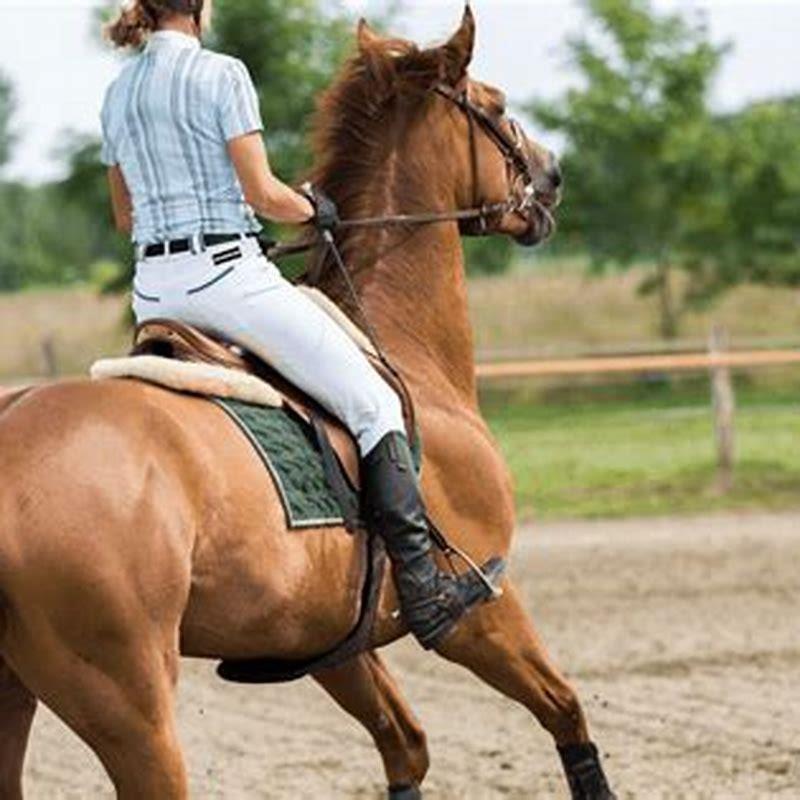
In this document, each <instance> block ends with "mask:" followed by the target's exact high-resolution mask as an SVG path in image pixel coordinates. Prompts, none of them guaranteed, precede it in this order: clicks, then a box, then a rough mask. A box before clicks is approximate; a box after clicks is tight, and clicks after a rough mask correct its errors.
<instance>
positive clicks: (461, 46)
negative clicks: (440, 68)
mask: <svg viewBox="0 0 800 800" xmlns="http://www.w3.org/2000/svg"><path fill="white" fill-rule="evenodd" d="M475 34H476V24H475V15H474V14H473V13H472V7H471V6H470V5H469V3H467V7H466V8H465V9H464V18H463V19H462V20H461V27H460V28H459V29H458V31H456V33H455V35H454V36H453V38H452V39H450V41H449V42H448V43H447V44H446V45H444V47H443V48H442V49H443V51H444V56H445V70H446V73H447V75H446V77H447V80H448V81H449V82H450V83H451V84H452V85H453V86H455V85H456V84H458V83H459V82H460V81H462V80H463V79H464V77H465V76H466V74H467V71H468V70H469V65H470V64H471V63H472V55H473V53H474V52H475Z"/></svg>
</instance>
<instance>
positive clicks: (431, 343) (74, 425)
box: [0, 13, 611, 800]
mask: <svg viewBox="0 0 800 800" xmlns="http://www.w3.org/2000/svg"><path fill="white" fill-rule="evenodd" d="M474 36H475V26H474V20H473V18H472V16H471V14H469V13H468V14H467V15H466V16H465V18H464V21H463V24H462V26H461V28H460V30H459V31H458V32H457V34H456V35H455V36H454V37H453V38H452V39H451V40H450V41H449V42H448V43H447V44H446V45H444V46H443V47H440V48H432V49H427V50H421V49H418V48H416V47H414V46H413V45H411V44H410V43H408V42H404V41H400V40H383V39H381V38H380V37H379V36H378V35H377V34H375V33H373V32H371V31H370V29H369V28H368V27H366V25H364V24H362V26H361V27H360V30H359V48H358V52H357V53H356V54H355V55H354V56H353V58H352V60H351V61H350V62H349V64H348V65H347V66H346V67H345V70H344V73H343V75H342V76H340V78H339V80H338V81H337V82H336V83H335V85H334V86H333V88H332V89H331V90H330V91H329V92H328V93H327V94H326V95H325V97H324V99H323V100H322V103H321V106H320V109H319V112H318V117H317V138H316V148H317V158H318V162H317V163H318V171H317V178H318V180H319V182H320V185H321V186H322V187H323V188H324V189H326V190H327V191H329V192H330V193H331V194H332V195H333V196H334V197H335V198H336V199H337V200H338V202H339V203H340V205H341V209H342V213H343V216H344V217H345V218H347V217H351V218H352V217H359V216H369V215H382V214H391V213H398V212H419V211H430V210H442V209H453V208H468V207H471V206H473V205H474V200H475V198H479V200H480V201H481V203H495V202H499V201H503V200H505V199H506V198H507V197H508V196H509V194H510V193H511V191H512V187H511V186H510V183H511V182H512V179H513V175H512V174H511V171H510V170H509V169H508V168H507V167H508V165H507V163H506V161H505V159H504V158H503V156H502V154H501V153H500V152H499V151H498V148H497V146H496V143H495V142H493V141H492V140H491V137H489V136H488V135H486V133H485V131H484V130H482V129H479V130H477V131H476V130H471V126H470V124H469V120H468V118H467V117H466V116H465V114H464V113H463V109H460V108H459V107H458V106H457V105H456V104H454V103H453V102H451V101H450V100H448V99H447V98H446V97H443V96H441V95H440V94H437V93H435V92H434V91H432V89H433V88H434V86H439V85H440V84H441V83H442V82H444V83H445V84H446V85H448V86H450V87H451V88H453V89H467V90H468V92H469V97H470V99H471V101H472V102H473V103H474V104H475V105H476V106H478V107H479V108H480V109H482V110H483V111H484V112H485V113H486V114H487V115H489V116H490V117H491V118H493V119H494V120H495V121H496V124H497V125H498V126H500V127H502V128H504V129H507V130H508V131H509V135H510V133H511V126H510V123H509V122H508V120H507V119H506V118H505V115H504V113H505V112H504V99H503V96H502V94H501V93H500V92H499V91H497V90H495V89H492V88H490V87H488V86H485V85H483V84H481V83H478V82H476V81H471V80H469V79H468V78H467V77H466V75H467V67H468V65H469V63H470V60H471V57H472V51H473V44H474ZM515 135H516V136H517V141H518V142H519V144H520V147H523V148H524V150H525V152H526V154H527V157H528V158H529V159H530V165H531V168H532V169H533V170H535V171H536V174H537V176H538V179H539V182H540V186H539V201H540V202H538V203H535V204H531V205H530V206H529V207H528V211H527V213H526V214H523V213H521V212H520V211H519V210H517V211H516V212H511V211H510V212H509V213H507V214H503V215H500V218H496V219H493V220H492V222H491V227H492V229H493V230H494V232H496V233H504V234H507V235H510V236H514V237H516V238H518V239H520V240H523V241H525V242H527V243H533V242H534V241H535V240H537V239H540V238H542V237H543V236H545V235H547V234H548V233H549V232H550V225H551V222H550V220H551V218H550V216H549V214H548V213H546V209H545V208H544V206H546V205H547V204H548V203H550V204H553V203H554V200H555V198H556V194H557V192H556V184H557V183H558V182H559V180H560V177H559V176H558V173H557V168H556V167H555V162H554V160H553V159H552V156H551V155H550V154H549V153H548V152H547V151H545V150H543V149H541V148H539V147H538V146H536V145H535V144H533V143H532V142H530V141H529V140H528V139H527V138H526V137H524V136H523V135H522V134H521V133H519V132H518V131H516V132H515ZM466 226H467V227H469V224H468V223H467V224H466ZM340 246H341V249H342V251H343V252H344V254H345V258H346V260H347V262H348V264H349V265H350V267H351V268H352V274H353V280H354V282H355V286H356V288H357V291H358V293H359V295H360V298H361V300H362V302H363V304H364V306H365V307H366V309H367V311H368V313H369V316H370V317H371V319H372V321H373V323H374V325H375V327H376V328H377V331H378V333H379V336H380V339H381V341H382V342H383V344H384V346H385V347H386V349H387V351H388V352H389V354H390V355H391V357H392V359H393V360H394V361H395V362H396V364H397V365H398V367H399V368H400V370H401V371H402V373H403V374H404V376H405V377H406V379H407V381H408V384H409V386H410V388H411V391H412V393H413V395H414V399H415V401H416V404H417V408H418V414H419V424H420V427H421V430H422V435H423V440H424V443H425V461H424V465H423V488H424V493H425V497H426V500H427V503H428V505H429V508H430V511H431V514H432V517H433V518H434V519H435V520H436V521H437V522H438V524H439V525H440V526H441V528H442V529H443V530H445V531H446V532H447V533H448V535H449V536H450V537H452V539H453V540H454V542H455V543H456V544H458V545H460V546H461V547H462V548H464V549H465V550H467V551H468V552H469V553H470V554H471V555H472V556H473V557H474V558H475V559H476V560H477V561H478V562H481V561H483V560H485V559H487V558H489V557H490V556H493V555H496V554H502V555H506V554H507V553H508V551H509V548H510V544H511V537H512V534H513V532H514V524H515V523H514V508H513V501H512V489H511V483H510V480H509V475H508V472H507V469H506V466H505V464H504V463H503V459H502V457H501V456H500V454H499V452H498V449H497V447H496V445H495V443H494V441H493V440H492V437H491V435H490V433H489V431H488V429H487V426H486V424H485V422H484V421H483V419H482V418H481V414H480V411H479V408H478V402H477V392H476V381H475V369H474V363H473V341H472V335H471V331H470V323H469V318H468V313H467V293H466V285H465V278H464V265H463V257H462V250H461V246H460V238H459V229H458V225H457V224H456V223H454V222H450V223H440V224H433V225H428V226H419V227H414V228H408V227H400V228H397V227H395V228H381V229H368V230H367V229H358V230H356V229H353V230H349V231H348V232H346V233H343V234H341V236H340ZM321 283H322V286H323V288H324V289H326V290H327V291H328V292H329V293H330V294H331V295H332V296H334V297H336V298H339V299H342V300H344V299H346V298H345V296H344V294H343V286H342V284H341V283H340V279H339V278H338V277H337V275H336V274H335V273H334V272H333V271H329V270H323V274H322V278H321ZM0 459H1V461H0V465H1V466H2V482H1V483H0V720H2V723H1V724H2V728H1V729H0V797H2V798H3V799H4V800H13V799H14V798H19V797H21V796H22V778H21V775H22V764H23V760H24V756H25V751H26V746H27V740H28V734H29V730H30V726H31V722H32V719H33V715H34V712H35V709H36V704H37V701H39V700H40V701H41V702H43V703H45V704H46V705H47V706H48V707H49V708H50V709H52V710H53V711H54V712H55V713H56V714H57V715H58V716H59V717H60V718H61V719H62V720H63V721H64V722H65V723H66V724H67V725H68V726H69V727H70V728H71V729H72V730H73V731H74V732H75V733H76V734H77V735H78V736H80V737H81V738H82V739H83V740H84V741H85V742H86V743H87V744H88V745H89V746H90V747H91V748H92V750H93V751H94V752H95V753H96V755H97V756H98V758H99V759H100V761H101V762H102V764H103V765H104V767H105V769H106V770H107V772H108V775H109V777H110V778H111V780H112V781H113V783H114V786H115V788H116V791H117V795H118V797H120V798H124V800H141V799H142V798H159V800H177V799H178V798H185V797H187V793H188V788H187V775H186V770H185V767H184V760H183V755H182V752H181V746H180V744H179V742H178V738H177V735H176V726H175V711H174V696H175V688H176V683H177V680H178V674H179V665H180V657H181V655H186V656H192V657H202V658H211V659H222V658H229V659H232V658H250V657H258V656H265V655H269V656H273V657H276V658H285V659H299V658H306V657H310V656H312V655H314V654H316V653H319V652H323V651H326V650H328V649H330V648H331V647H332V646H333V645H335V644H336V643H337V642H339V641H340V640H342V639H343V638H344V637H345V636H346V635H347V634H348V633H349V631H350V630H351V628H352V626H353V625H354V623H355V621H356V619H357V617H358V612H359V590H360V586H359V576H360V574H361V566H362V565H361V564H360V563H359V561H360V556H359V552H358V548H356V547H355V546H354V544H353V540H352V538H351V537H350V536H349V535H348V534H347V533H346V532H345V531H344V530H340V529H324V530H311V531H302V532H298V531H289V530H287V527H286V523H285V519H284V514H283V510H282V507H281V503H280V501H279V498H278V496H277V494H276V491H275V489H274V487H273V486H272V484H271V482H270V481H269V480H268V478H267V477H266V474H265V472H264V470H263V467H262V466H261V465H260V463H259V461H258V458H257V457H256V455H255V454H254V452H253V451H252V448H251V447H250V445H249V444H248V443H247V442H246V440H245V439H244V438H243V437H242V436H240V435H238V434H237V433H236V432H235V431H234V429H233V427H232V425H231V424H230V423H229V422H228V421H227V420H226V418H225V416H224V414H223V412H222V411H221V410H220V409H219V408H217V407H216V406H215V405H214V404H212V403H209V402H206V401H205V400H203V399H199V398H194V397H190V396H185V395H180V394H176V393H171V392H169V391H166V390H163V389H160V388H157V387H155V386H151V385H146V384H143V383H138V382H135V381H107V382H101V383H91V382H88V381H74V382H63V383H57V384H53V385H49V386H44V387H40V388H37V389H33V390H31V391H29V392H27V393H24V394H22V395H19V394H14V393H12V394H7V395H5V396H4V399H0ZM503 588H504V594H503V597H502V598H501V599H499V600H497V601H494V602H492V603H489V604H486V605H485V606H483V607H481V608H479V609H478V610H477V611H475V612H473V613H472V614H471V615H469V616H468V617H467V618H465V620H464V621H463V622H462V623H461V624H460V625H459V627H458V628H457V629H456V631H455V633H454V634H453V635H452V636H451V637H450V638H449V639H448V640H447V641H446V644H445V645H444V646H443V647H442V648H441V649H440V654H441V655H443V656H444V657H445V658H447V659H450V660H452V661H453V662H456V663H458V664H461V665H463V666H464V667H467V668H468V669H470V670H472V671H473V672H474V673H475V674H476V675H477V676H479V677H480V678H482V679H483V680H484V681H486V682H487V683H489V684H491V685H492V686H493V687H495V688H496V689H498V690H499V691H501V692H503V693H504V694H505V695H507V696H508V697H510V698H512V699H514V700H516V701H518V702H520V703H522V704H523V705H524V706H526V707H527V708H528V709H529V710H530V711H531V712H532V713H533V715H534V716H535V717H536V719H538V721H539V722H540V723H541V724H542V725H544V727H545V728H546V729H547V730H548V731H549V732H550V733H551V734H552V736H553V738H554V740H555V742H556V744H557V745H559V746H560V747H561V748H562V750H563V749H564V747H566V746H570V745H573V746H578V747H579V746H580V745H582V744H586V743H588V742H589V738H588V732H587V725H586V721H585V718H584V714H583V711H582V710H581V706H580V703H579V701H578V699H577V696H576V694H575V691H574V690H573V688H572V687H571V686H570V685H569V684H568V683H567V681H566V680H565V679H564V678H563V677H562V675H561V674H560V673H559V671H558V670H557V669H556V667H555V666H554V665H553V662H552V661H551V660H550V658H549V657H548V655H547V653H546V652H545V649H544V647H543V645H542V643H541V641H540V639H539V638H538V636H537V634H536V632H535V631H534V628H533V626H532V624H531V622H530V620H529V618H528V615H527V614H526V612H525V610H524V608H523V606H522V604H521V602H520V599H519V596H518V594H517V592H516V590H515V588H514V586H513V585H512V584H511V582H510V581H508V580H506V581H505V584H504V587H503ZM396 607H397V602H396V596H395V593H394V590H393V588H392V586H391V585H390V581H389V580H388V579H387V585H386V586H385V587H384V592H383V596H382V601H381V606H380V611H379V616H378V621H377V623H376V627H375V630H374V640H373V644H374V647H375V648H379V647H381V646H383V645H386V644H388V643H390V642H392V641H393V640H395V639H397V638H398V637H400V636H402V635H404V634H405V629H404V628H403V625H402V621H401V620H398V619H397V616H396V614H394V613H393V612H394V609H395V608H396ZM431 657H433V656H431ZM315 679H316V680H317V681H319V683H320V684H321V685H322V686H323V687H324V688H325V689H326V690H327V691H328V692H329V694H330V695H331V696H332V697H333V698H334V699H335V700H336V702H338V703H339V704H340V705H341V706H342V707H343V708H344V709H345V710H346V711H348V712H349V713H350V714H352V715H353V716H354V717H356V718H357V719H358V720H359V721H360V722H361V723H362V724H363V725H364V726H365V727H366V729H367V730H368V731H369V732H370V733H371V735H372V736H373V738H374V740H375V742H376V745H377V747H378V748H379V750H380V753H381V756H382V758H383V761H384V765H385V771H386V775H387V778H388V781H389V784H390V785H391V786H392V787H394V789H393V790H392V794H391V795H390V796H394V797H421V794H420V789H419V786H420V784H421V782H422V780H423V778H424V776H425V773H426V770H427V768H428V754H427V749H426V741H425V735H424V733H423V731H422V730H421V729H420V727H419V725H418V723H417V722H416V721H415V720H414V717H413V715H412V713H411V711H410V709H409V708H408V705H407V704H406V702H405V701H404V699H403V698H402V696H401V695H400V693H399V690H398V688H397V685H396V684H395V682H394V680H393V679H392V677H391V676H390V675H389V673H388V671H387V669H386V667H385V665H384V664H383V662H382V661H381V659H380V658H379V656H378V655H376V654H375V653H374V652H370V653H367V654H364V655H362V656H360V657H358V658H356V659H354V660H353V661H352V662H350V663H348V664H346V665H345V666H343V667H340V668H338V669H335V670H331V671H329V672H327V673H325V674H320V675H317V676H315ZM568 772H569V770H568ZM569 777H570V783H571V785H572V791H573V796H574V797H576V798H590V797H591V798H601V797H602V798H606V797H610V796H611V795H610V794H609V793H604V792H603V791H601V790H600V789H598V790H597V791H594V790H592V789H591V788H587V786H588V784H587V786H583V787H582V786H581V785H580V782H578V783H576V782H575V781H574V780H573V779H572V776H569Z"/></svg>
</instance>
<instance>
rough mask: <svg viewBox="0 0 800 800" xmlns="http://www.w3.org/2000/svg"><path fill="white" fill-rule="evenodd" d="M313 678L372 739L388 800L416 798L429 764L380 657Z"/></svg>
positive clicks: (419, 735) (421, 733) (372, 655)
mask: <svg viewBox="0 0 800 800" xmlns="http://www.w3.org/2000/svg"><path fill="white" fill-rule="evenodd" d="M314 677H315V679H316V680H317V682H318V683H319V684H320V685H321V686H322V687H323V688H324V689H325V691H327V692H328V694H330V695H331V697H333V699H334V700H335V701H336V702H337V703H338V704H339V705H340V706H341V707H342V708H343V709H344V710H345V711H347V712H348V713H349V714H351V715H352V716H353V717H355V718H356V719H357V720H358V721H359V722H360V723H361V724H362V725H363V726H364V727H365V728H366V729H367V730H368V731H369V733H370V734H371V735H372V738H373V739H374V740H375V744H376V746H377V747H378V750H379V751H380V754H381V758H382V759H383V765H384V769H385V770H386V777H387V779H388V782H389V798H390V800H415V798H420V797H421V796H422V795H421V794H420V789H419V786H420V784H421V783H422V780H423V778H424V777H425V774H426V773H427V771H428V764H429V759H428V747H427V741H426V737H425V732H424V731H423V730H422V728H421V727H420V725H419V723H418V722H417V720H416V719H415V717H414V714H413V712H412V711H411V709H410V708H409V706H408V703H407V702H406V701H405V699H404V698H403V696H402V695H401V694H400V690H399V689H398V687H397V684H396V683H395V681H394V679H393V678H392V676H391V675H390V674H389V671H388V669H387V668H386V666H385V665H384V663H383V661H382V660H381V659H380V657H379V656H378V655H377V654H376V653H364V654H362V655H361V656H359V657H358V658H355V659H353V660H352V661H350V662H348V663H347V664H345V665H344V666H341V667H338V668H337V669H333V670H327V671H326V672H323V673H320V674H318V675H315V676H314Z"/></svg>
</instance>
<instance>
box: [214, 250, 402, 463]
mask: <svg viewBox="0 0 800 800" xmlns="http://www.w3.org/2000/svg"><path fill="white" fill-rule="evenodd" d="M258 261H260V262H261V263H260V264H259V263H258ZM267 266H268V262H267V261H266V260H265V259H258V260H254V261H251V262H248V263H247V264H245V265H243V267H242V269H241V274H240V275H239V276H238V278H237V279H236V280H233V281H224V282H220V284H219V289H218V292H214V291H213V290H212V291H211V292H210V293H209V295H208V301H209V302H212V303H213V314H214V315H215V319H216V323H215V327H216V328H217V329H219V330H220V332H221V333H224V334H225V335H228V336H230V337H231V338H233V339H235V340H236V341H237V342H239V343H240V344H241V345H243V346H244V347H246V348H247V349H249V350H251V351H252V352H254V353H256V354H257V355H259V356H260V357H261V358H263V359H264V360H265V361H267V362H268V363H269V364H271V365H272V366H273V367H274V368H275V369H276V370H278V372H280V373H281V374H282V375H283V376H284V377H286V378H287V379H288V380H290V381H292V383H294V384H296V385H297V386H299V387H300V388H301V389H303V390H304V391H306V392H308V394H310V395H311V396H312V397H314V399H316V400H317V401H318V402H319V403H320V404H321V405H323V406H324V407H325V408H327V409H328V410H329V411H330V412H331V413H332V414H334V415H335V416H336V417H338V418H339V419H341V420H342V422H344V423H345V424H346V425H347V426H348V428H349V429H350V430H351V432H352V433H353V434H354V435H355V436H356V438H357V439H358V441H359V445H360V447H361V449H362V452H368V451H369V450H370V449H371V448H372V447H373V446H374V445H375V444H377V443H378V441H380V439H381V438H383V436H385V435H386V434H387V433H389V432H391V431H403V430H404V424H403V415H402V408H401V406H400V401H399V399H398V397H397V395H396V393H395V392H394V390H393V389H392V388H391V387H390V386H388V384H387V383H386V382H385V381H384V380H383V379H382V378H381V377H380V375H379V374H378V373H377V372H376V371H375V370H374V369H373V367H372V365H371V364H370V363H369V361H368V360H367V358H366V356H365V355H364V354H363V353H362V352H361V350H360V349H359V348H358V346H357V345H356V344H355V343H354V342H353V340H352V339H351V338H350V337H349V336H348V335H347V334H346V333H345V332H344V331H343V330H342V329H341V328H340V327H339V325H338V324H337V323H336V322H335V321H334V320H333V319H331V317H330V316H329V315H328V314H326V313H325V312H324V311H323V310H322V309H321V308H320V307H319V306H317V304H316V303H314V302H313V301H312V300H311V299H309V298H308V297H307V296H306V295H305V294H304V293H303V292H301V291H300V290H298V289H297V288H296V287H294V286H292V284H290V283H289V282H288V281H286V280H285V279H284V278H282V277H281V276H280V274H279V273H277V270H275V268H274V267H271V265H269V266H270V267H271V269H267ZM273 270H275V271H274V272H273ZM214 298H215V299H214Z"/></svg>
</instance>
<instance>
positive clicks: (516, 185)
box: [268, 84, 539, 283]
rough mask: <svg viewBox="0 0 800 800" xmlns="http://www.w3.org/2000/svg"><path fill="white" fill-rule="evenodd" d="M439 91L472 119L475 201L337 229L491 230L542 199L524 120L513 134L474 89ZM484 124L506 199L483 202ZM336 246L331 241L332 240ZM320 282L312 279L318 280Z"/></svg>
mask: <svg viewBox="0 0 800 800" xmlns="http://www.w3.org/2000/svg"><path fill="white" fill-rule="evenodd" d="M433 91H434V92H435V93H436V94H438V95H439V96H440V97H443V98H445V99H446V100H448V101H450V102H451V103H453V104H454V105H455V106H456V107H457V108H458V109H459V110H460V111H462V112H463V113H464V115H465V116H466V118H467V121H468V123H469V139H470V159H471V168H472V186H473V206H472V207H471V208H467V209H459V210H453V211H428V212H421V213H417V214H384V215H381V216H376V217H360V218H358V219H344V220H341V221H340V222H339V225H338V226H337V230H353V229H356V228H383V227H392V226H414V225H433V224H436V223H441V222H478V223H479V225H480V233H479V235H481V236H485V235H488V234H489V233H490V222H491V220H492V219H493V218H496V217H498V216H502V215H505V214H509V213H516V214H519V215H520V216H524V215H525V214H526V213H527V212H528V211H529V210H530V209H531V207H532V206H534V205H539V203H538V200H537V199H536V189H535V182H536V178H535V176H534V174H533V169H532V167H531V163H530V160H529V158H528V157H527V155H526V154H525V150H524V148H523V134H522V128H521V126H520V125H519V123H518V122H516V121H515V120H511V129H512V132H513V137H512V136H509V135H508V133H507V132H506V131H505V130H503V128H502V127H501V126H500V125H499V124H498V122H497V121H496V120H495V119H493V118H492V117H491V116H490V115H489V114H487V113H486V111H484V110H483V109H482V108H481V107H480V106H478V105H476V104H475V103H473V102H472V101H471V100H470V99H469V91H468V88H466V87H465V88H464V89H463V90H458V89H453V88H451V87H450V86H447V85H445V84H438V85H437V86H435V87H434V88H433ZM478 128H480V129H481V130H482V131H483V132H484V133H485V134H486V135H487V136H488V137H489V140H490V141H491V142H492V143H493V144H494V145H495V147H497V149H498V150H499V151H500V154H501V155H502V156H503V159H504V160H505V162H506V165H507V168H508V172H509V178H510V184H511V186H512V188H511V191H510V193H509V196H508V198H507V199H506V200H504V201H502V202H500V203H481V202H480V198H479V197H478V194H479V187H478V183H479V177H480V164H479V159H478V138H477V129H478ZM317 244H318V239H310V240H303V241H299V242H291V243H288V244H277V245H274V246H272V247H270V248H269V249H268V255H269V257H270V258H281V257H284V256H290V255H297V254H299V253H305V252H308V251H309V250H311V249H313V248H314V247H315V246H316V245H317ZM328 245H329V246H330V241H329V242H328ZM315 282H316V281H313V280H312V283H315Z"/></svg>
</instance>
